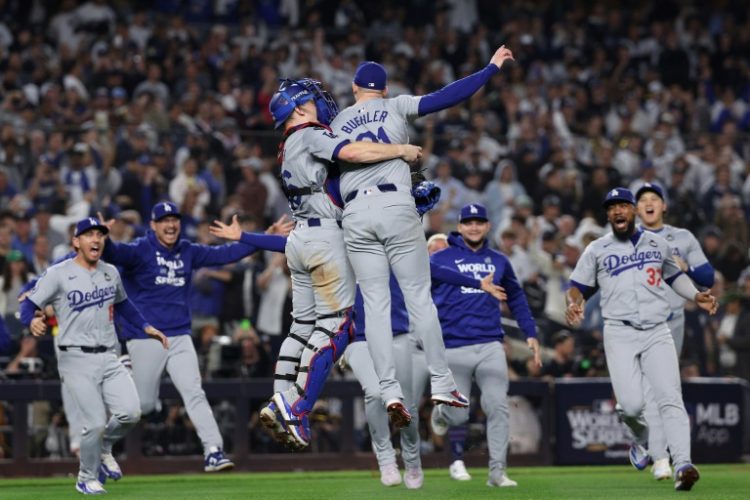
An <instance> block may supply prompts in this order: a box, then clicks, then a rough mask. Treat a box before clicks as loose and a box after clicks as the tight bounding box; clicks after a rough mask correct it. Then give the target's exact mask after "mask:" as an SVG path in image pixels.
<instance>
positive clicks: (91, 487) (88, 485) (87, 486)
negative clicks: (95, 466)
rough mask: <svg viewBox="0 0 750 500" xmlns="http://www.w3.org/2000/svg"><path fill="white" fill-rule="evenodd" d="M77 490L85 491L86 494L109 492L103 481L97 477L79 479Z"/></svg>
mask: <svg viewBox="0 0 750 500" xmlns="http://www.w3.org/2000/svg"><path fill="white" fill-rule="evenodd" d="M76 491H77V492H79V493H83V494H84V495H103V494H104V493H106V492H107V490H105V489H104V488H103V487H102V483H100V482H99V481H97V480H96V479H90V480H88V481H78V482H77V483H76Z"/></svg>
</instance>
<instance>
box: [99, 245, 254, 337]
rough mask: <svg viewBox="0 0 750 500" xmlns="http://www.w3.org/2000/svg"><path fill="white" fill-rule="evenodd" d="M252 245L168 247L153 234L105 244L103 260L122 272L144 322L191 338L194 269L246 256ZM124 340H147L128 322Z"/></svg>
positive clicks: (123, 324) (226, 262) (127, 288)
mask: <svg viewBox="0 0 750 500" xmlns="http://www.w3.org/2000/svg"><path fill="white" fill-rule="evenodd" d="M255 250H256V248H255V247H253V246H251V245H247V244H245V243H228V244H226V245H221V246H208V245H199V244H197V243H191V242H189V241H188V240H180V241H179V242H177V244H176V245H175V246H174V248H172V249H169V248H167V247H165V246H164V245H162V244H161V243H159V241H158V240H157V239H156V235H155V234H154V232H153V231H151V230H149V231H148V232H147V233H146V236H143V237H141V238H138V239H136V240H135V241H133V242H131V243H116V242H113V241H107V244H106V245H104V252H103V254H102V257H103V259H104V260H105V261H107V262H109V263H111V264H114V265H116V266H118V267H119V268H120V269H121V273H120V274H121V277H122V283H123V286H124V287H125V291H126V292H127V293H128V297H129V298H130V300H131V301H132V302H133V303H134V304H135V305H136V306H137V307H138V309H140V311H141V313H142V314H143V316H144V318H146V321H148V322H149V324H151V325H153V326H154V327H155V328H158V329H159V330H161V331H162V332H164V335H167V336H169V337H174V336H177V335H189V334H190V331H191V330H190V323H191V320H192V318H191V313H190V281H191V278H192V274H193V270H195V269H198V268H200V267H204V266H221V265H224V264H228V263H230V262H235V261H237V260H239V259H242V258H243V257H245V256H247V255H250V254H251V253H253V252H254V251H255ZM120 326H121V327H122V337H123V338H125V339H133V338H138V339H145V338H149V337H148V336H147V335H146V334H145V333H143V330H141V329H140V328H139V327H138V326H136V325H133V324H132V323H130V322H129V321H123V322H121V324H120Z"/></svg>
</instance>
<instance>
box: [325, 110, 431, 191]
mask: <svg viewBox="0 0 750 500" xmlns="http://www.w3.org/2000/svg"><path fill="white" fill-rule="evenodd" d="M420 99H421V98H420V97H415V96H406V95H402V96H398V97H394V98H393V99H369V100H367V101H364V102H361V103H355V104H353V105H352V106H349V107H348V108H346V109H344V110H343V111H341V112H340V113H339V114H338V115H337V116H336V118H335V119H334V120H333V122H332V123H331V128H332V129H333V130H334V132H335V133H336V134H337V135H339V136H340V137H341V138H342V139H348V140H350V141H351V142H356V141H371V142H380V143H385V144H407V143H408V142H409V128H408V121H409V120H412V119H414V118H417V116H419V100H420ZM339 165H340V166H341V194H342V195H343V196H344V197H346V196H347V195H348V194H349V193H351V192H352V191H354V190H355V189H360V188H363V187H368V186H375V185H378V184H387V183H392V184H399V185H402V186H409V187H411V173H410V171H409V164H408V163H406V162H405V161H403V160H402V159H400V158H396V159H394V160H388V161H383V162H380V163H376V164H366V165H364V164H363V165H352V164H348V163H344V162H339Z"/></svg>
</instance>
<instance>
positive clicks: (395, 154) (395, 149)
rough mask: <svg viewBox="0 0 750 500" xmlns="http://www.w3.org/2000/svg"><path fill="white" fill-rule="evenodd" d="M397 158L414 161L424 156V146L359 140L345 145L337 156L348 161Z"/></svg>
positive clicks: (357, 161)
mask: <svg viewBox="0 0 750 500" xmlns="http://www.w3.org/2000/svg"><path fill="white" fill-rule="evenodd" d="M396 158H401V159H402V160H404V161H405V162H407V163H414V162H415V161H417V160H419V159H421V158H422V148H421V147H420V146H415V145H414V144H383V143H379V142H370V141H358V142H350V143H347V144H346V145H344V146H343V147H342V148H341V149H340V150H339V151H338V155H337V156H336V159H337V160H342V161H345V162H347V163H378V162H381V161H387V160H393V159H396Z"/></svg>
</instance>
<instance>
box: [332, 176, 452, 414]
mask: <svg viewBox="0 0 750 500" xmlns="http://www.w3.org/2000/svg"><path fill="white" fill-rule="evenodd" d="M359 192H360V194H359V195H358V196H357V197H356V198H355V199H354V200H352V201H350V202H349V203H347V205H346V208H345V209H344V216H343V219H342V220H343V225H344V241H345V242H346V250H347V254H348V256H349V261H350V262H351V265H352V268H353V269H354V274H355V276H356V278H357V281H358V282H359V287H360V290H361V291H362V297H363V299H364V309H365V331H367V332H368V333H369V334H370V335H369V337H368V339H367V346H368V348H369V349H370V355H371V356H372V361H373V364H374V366H375V372H376V373H377V374H378V378H379V379H380V394H381V398H382V399H383V402H384V403H387V402H388V401H390V400H392V399H403V398H404V393H403V388H402V387H401V386H400V384H399V383H398V381H397V380H396V367H395V365H394V360H393V343H392V334H391V332H392V328H391V317H390V311H391V292H390V287H389V281H390V272H391V270H392V271H393V274H394V275H395V276H396V279H397V281H398V284H399V287H401V291H402V292H403V294H404V301H405V302H406V308H407V310H408V312H409V324H410V325H412V327H413V328H414V335H415V336H416V337H417V339H418V340H419V341H420V343H421V345H422V346H423V348H424V351H425V356H426V359H427V364H428V366H429V370H430V374H431V379H432V392H433V394H435V393H446V392H451V391H453V390H455V389H456V383H455V381H454V380H453V375H452V374H451V372H450V369H449V368H448V364H447V363H446V360H445V345H444V344H443V336H442V331H441V329H440V322H439V321H438V315H437V309H436V308H435V305H434V304H433V302H432V296H431V295H430V287H431V279H430V260H429V256H428V254H427V243H426V241H425V237H424V231H423V229H422V225H421V223H420V221H419V217H418V216H417V213H416V209H415V208H414V198H413V197H412V196H411V194H410V193H409V192H408V189H406V188H401V187H400V189H399V191H389V192H381V191H380V190H379V189H377V188H373V189H360V190H359ZM365 193H369V194H365Z"/></svg>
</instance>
